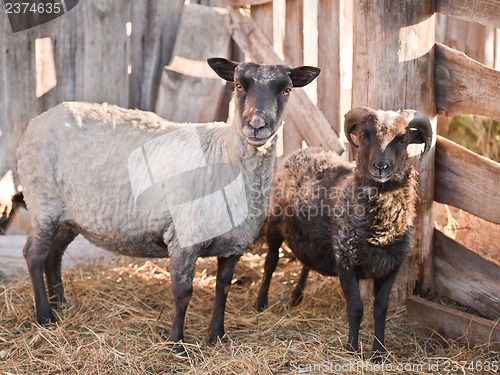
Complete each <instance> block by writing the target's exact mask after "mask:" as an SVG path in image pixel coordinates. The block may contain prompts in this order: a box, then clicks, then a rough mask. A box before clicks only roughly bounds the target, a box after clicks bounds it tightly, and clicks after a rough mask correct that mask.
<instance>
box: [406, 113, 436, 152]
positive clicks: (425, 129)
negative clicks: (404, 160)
mask: <svg viewBox="0 0 500 375" xmlns="http://www.w3.org/2000/svg"><path fill="white" fill-rule="evenodd" d="M408 113H409V115H410V116H411V115H413V119H412V120H411V121H410V122H409V123H408V133H409V139H410V140H409V143H425V147H424V151H423V152H422V155H421V156H420V159H422V157H423V156H424V155H425V154H426V153H427V152H429V150H430V148H431V144H432V125H431V122H430V120H429V118H428V117H427V116H426V115H424V114H423V113H422V112H418V111H408Z"/></svg>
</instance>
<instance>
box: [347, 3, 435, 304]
mask: <svg viewBox="0 0 500 375" xmlns="http://www.w3.org/2000/svg"><path fill="white" fill-rule="evenodd" d="M386 7H387V2H385V1H382V0H368V1H367V0H355V1H354V21H353V23H354V38H353V43H354V53H353V57H354V59H353V79H352V82H353V88H352V106H353V107H358V106H371V107H374V108H381V109H386V110H387V109H392V110H397V109H403V108H413V109H417V110H420V111H422V112H423V113H425V114H426V115H427V116H429V118H430V119H431V123H432V124H433V129H434V133H435V129H436V128H435V124H436V122H435V116H436V103H435V97H434V75H433V66H434V44H435V16H434V1H433V0H422V1H418V2H415V1H413V0H400V1H397V2H392V3H391V17H388V16H387V9H386ZM433 146H434V141H433V142H432V147H431V150H430V151H429V153H428V154H427V155H426V156H425V157H424V158H423V159H422V160H418V158H415V160H414V165H415V167H416V169H417V170H418V172H419V178H418V180H419V183H418V186H419V191H420V193H419V197H420V199H419V203H418V204H417V217H416V219H415V222H414V226H415V232H414V233H415V235H414V240H413V246H412V249H411V251H410V256H409V257H408V259H407V260H406V262H405V264H404V266H403V269H402V271H404V272H400V273H399V277H398V279H397V280H396V285H395V289H394V293H395V294H397V295H398V296H400V298H401V300H404V299H405V296H406V295H408V294H413V289H414V287H415V285H416V281H417V279H418V280H419V286H420V289H421V292H422V293H425V292H428V291H431V290H432V286H433V280H432V270H433V267H432V234H433V219H432V202H433V200H434V147H433Z"/></svg>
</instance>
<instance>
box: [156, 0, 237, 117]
mask: <svg viewBox="0 0 500 375" xmlns="http://www.w3.org/2000/svg"><path fill="white" fill-rule="evenodd" d="M228 27H229V26H228V17H227V11H226V10H224V9H221V8H212V7H207V6H204V5H197V4H188V5H186V6H185V7H184V11H183V14H182V17H181V21H180V25H179V30H178V33H177V39H176V41H175V47H174V51H173V52H172V55H173V59H172V62H171V64H170V65H169V66H167V67H165V69H164V71H163V75H162V78H161V83H160V89H159V91H158V99H157V102H156V113H158V114H159V115H160V116H163V117H165V118H166V119H169V120H172V121H177V122H207V121H214V119H215V117H216V113H217V109H218V107H219V102H220V100H222V97H223V93H224V85H225V83H224V82H223V81H222V80H221V79H220V78H219V77H218V76H217V75H216V74H215V73H214V72H213V71H212V69H210V67H209V66H208V64H207V63H206V59H207V58H209V57H229V53H230V51H229V47H230V41H231V35H230V33H229V29H228Z"/></svg>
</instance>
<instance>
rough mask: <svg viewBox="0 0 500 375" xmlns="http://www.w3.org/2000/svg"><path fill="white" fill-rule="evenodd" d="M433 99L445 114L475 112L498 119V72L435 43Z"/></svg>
mask: <svg viewBox="0 0 500 375" xmlns="http://www.w3.org/2000/svg"><path fill="white" fill-rule="evenodd" d="M435 77H436V100H437V108H438V111H444V112H445V113H446V115H447V116H449V117H451V116H458V115H463V114H476V115H483V116H488V117H491V118H494V119H497V120H500V108H499V106H498V100H497V95H498V87H499V86H500V72H499V71H497V70H494V69H490V68H488V67H486V66H484V65H483V64H480V63H478V62H477V61H475V60H473V59H471V58H469V57H467V55H465V54H464V53H462V52H459V51H456V50H454V49H452V48H449V47H446V46H445V45H443V44H439V43H436V64H435Z"/></svg>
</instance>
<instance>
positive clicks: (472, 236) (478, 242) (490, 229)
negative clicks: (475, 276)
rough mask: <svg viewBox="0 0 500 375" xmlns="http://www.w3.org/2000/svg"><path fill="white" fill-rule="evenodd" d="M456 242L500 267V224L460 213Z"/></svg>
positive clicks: (465, 212) (464, 212) (463, 212)
mask: <svg viewBox="0 0 500 375" xmlns="http://www.w3.org/2000/svg"><path fill="white" fill-rule="evenodd" d="M455 240H456V241H457V242H460V243H461V244H462V245H464V246H465V247H466V248H468V249H470V250H472V251H474V252H475V253H476V254H478V255H480V256H481V257H483V258H484V259H486V260H487V261H488V262H493V263H494V264H496V265H498V266H500V224H495V223H492V222H491V221H487V220H484V219H481V218H480V217H477V216H474V215H472V214H470V213H468V212H467V211H462V212H460V218H459V219H458V224H457V229H456V235H455Z"/></svg>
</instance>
